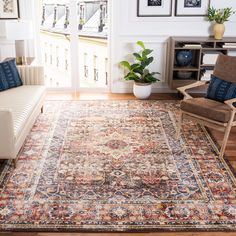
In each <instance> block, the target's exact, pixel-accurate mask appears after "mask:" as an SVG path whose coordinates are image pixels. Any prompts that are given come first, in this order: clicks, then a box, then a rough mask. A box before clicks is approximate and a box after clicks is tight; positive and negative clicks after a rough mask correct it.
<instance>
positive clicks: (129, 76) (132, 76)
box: [124, 72, 139, 80]
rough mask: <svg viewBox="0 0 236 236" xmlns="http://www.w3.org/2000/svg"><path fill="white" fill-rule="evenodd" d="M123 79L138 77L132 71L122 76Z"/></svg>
mask: <svg viewBox="0 0 236 236" xmlns="http://www.w3.org/2000/svg"><path fill="white" fill-rule="evenodd" d="M124 79H125V80H137V79H139V76H137V75H136V74H135V73H133V72H130V73H128V74H127V75H126V76H125V77H124Z"/></svg>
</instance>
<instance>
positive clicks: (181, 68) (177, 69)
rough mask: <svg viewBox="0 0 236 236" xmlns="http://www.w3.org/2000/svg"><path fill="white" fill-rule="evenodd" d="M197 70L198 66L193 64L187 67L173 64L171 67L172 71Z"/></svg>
mask: <svg viewBox="0 0 236 236" xmlns="http://www.w3.org/2000/svg"><path fill="white" fill-rule="evenodd" d="M179 70H181V71H198V68H197V67H195V66H188V67H181V66H175V67H174V68H173V71H179Z"/></svg>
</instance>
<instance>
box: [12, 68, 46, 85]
mask: <svg viewBox="0 0 236 236" xmlns="http://www.w3.org/2000/svg"><path fill="white" fill-rule="evenodd" d="M17 68H18V71H19V73H20V77H21V79H22V82H23V84H24V85H44V84H45V81H44V67H43V66H30V65H23V66H17Z"/></svg>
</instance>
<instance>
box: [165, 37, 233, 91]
mask: <svg viewBox="0 0 236 236" xmlns="http://www.w3.org/2000/svg"><path fill="white" fill-rule="evenodd" d="M225 43H235V44H236V37H224V38H223V39H222V40H216V39H214V38H213V37H171V39H170V60H169V61H170V63H169V73H168V74H169V80H168V83H169V85H170V87H171V88H172V89H176V88H177V87H181V86H184V85H188V84H191V83H194V82H196V81H199V80H200V79H201V77H202V76H203V74H204V73H203V72H205V71H208V72H209V71H213V69H214V66H215V65H214V64H215V62H216V60H217V55H216V57H214V56H212V57H211V56H209V55H211V54H212V55H213V54H219V53H222V54H225V55H231V56H232V55H233V56H234V55H235V56H236V47H232V46H231V47H230V46H228V47H223V46H224V45H225ZM194 44H195V45H200V46H201V47H200V46H193V45H194ZM186 45H189V46H186ZM191 45H192V46H191ZM180 50H189V51H191V52H192V54H193V58H192V60H191V63H190V65H191V66H185V67H181V66H179V65H178V63H177V59H176V54H177V53H178V52H179V51H180ZM207 54H209V55H208V56H206V55H207ZM211 58H212V60H211ZM213 59H214V60H213ZM204 63H205V64H204ZM208 63H210V64H208ZM181 72H183V73H181ZM187 72H189V73H187ZM188 74H190V75H189V76H188ZM185 77H187V78H188V79H184V78H185Z"/></svg>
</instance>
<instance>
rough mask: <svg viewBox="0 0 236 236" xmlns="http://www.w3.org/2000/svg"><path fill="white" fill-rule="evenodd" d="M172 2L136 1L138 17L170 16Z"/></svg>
mask: <svg viewBox="0 0 236 236" xmlns="http://www.w3.org/2000/svg"><path fill="white" fill-rule="evenodd" d="M171 11H172V0H137V16H138V17H162V16H164V17H165V16H171Z"/></svg>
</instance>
